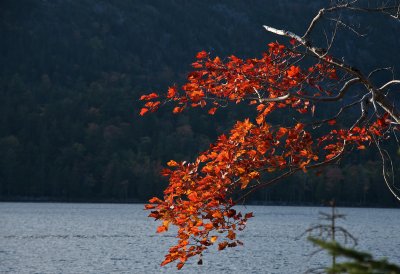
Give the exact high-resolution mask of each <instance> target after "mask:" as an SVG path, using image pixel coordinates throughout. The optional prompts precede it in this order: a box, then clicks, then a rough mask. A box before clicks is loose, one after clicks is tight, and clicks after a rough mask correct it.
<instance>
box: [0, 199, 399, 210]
mask: <svg viewBox="0 0 400 274" xmlns="http://www.w3.org/2000/svg"><path fill="white" fill-rule="evenodd" d="M6 202H10V203H82V204H145V203H147V201H146V200H139V199H124V200H121V199H77V198H51V197H0V203H6ZM244 205H248V206H302V207H329V205H328V203H323V202H321V203H299V202H285V201H269V202H268V201H250V202H248V203H246V204H244ZM336 206H337V207H359V208H400V204H399V205H398V206H385V205H379V204H363V203H347V202H337V204H336Z"/></svg>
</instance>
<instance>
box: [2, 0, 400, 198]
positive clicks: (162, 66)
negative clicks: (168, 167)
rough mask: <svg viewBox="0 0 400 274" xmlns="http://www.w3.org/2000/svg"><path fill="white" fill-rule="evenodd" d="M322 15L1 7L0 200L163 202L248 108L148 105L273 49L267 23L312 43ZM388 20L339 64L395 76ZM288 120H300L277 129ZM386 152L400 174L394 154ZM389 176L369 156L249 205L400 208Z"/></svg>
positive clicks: (349, 39)
mask: <svg viewBox="0 0 400 274" xmlns="http://www.w3.org/2000/svg"><path fill="white" fill-rule="evenodd" d="M326 3H327V1H306V0H300V1H289V0H285V1H279V0H273V1H264V0H251V1H212V0H204V1H183V0H181V1H179V0H174V1H165V0H155V1H133V0H132V1H109V0H103V1H94V0H80V1H69V0H18V1H16V0H2V1H1V2H0V96H1V100H0V198H1V199H2V200H32V199H38V200H60V201H138V202H139V201H145V200H146V199H148V198H149V197H152V196H155V195H161V194H162V190H163V188H164V187H165V185H166V182H165V181H163V179H162V178H161V176H160V175H159V171H160V169H161V168H162V167H163V165H164V164H165V163H166V162H167V161H168V160H170V159H175V160H190V159H193V158H194V157H195V156H196V154H197V153H198V152H200V151H202V150H205V149H207V148H208V145H209V144H210V143H212V142H213V141H214V140H215V139H216V137H217V136H218V135H219V134H221V133H223V132H224V131H225V130H226V129H228V128H229V127H230V126H232V124H233V123H234V122H235V120H237V119H243V118H245V117H247V115H248V114H249V111H250V110H248V109H246V108H245V107H243V106H242V107H233V108H231V109H226V110H225V111H220V112H218V113H217V114H216V115H215V116H209V115H207V114H206V113H203V112H201V111H196V110H192V111H187V112H184V113H182V114H180V115H173V114H171V109H170V108H168V107H166V108H163V109H162V110H160V111H159V112H157V113H155V114H152V115H148V116H145V117H139V115H138V112H139V110H140V107H141V103H140V102H139V101H138V98H139V97H140V95H142V94H144V93H149V92H152V91H163V90H166V89H167V88H168V86H170V85H173V84H180V83H182V82H183V81H184V78H185V75H186V72H188V71H189V70H190V69H191V67H190V64H191V63H192V62H193V60H194V56H195V54H196V53H197V52H198V51H200V50H206V51H209V52H211V53H212V54H213V55H218V56H220V57H222V58H223V57H224V56H227V55H230V54H235V55H237V56H240V57H251V56H260V55H261V53H262V51H263V50H266V45H267V44H268V43H269V42H271V41H275V40H276V39H277V37H274V36H272V35H271V34H269V33H266V32H265V31H264V30H263V28H262V25H263V24H268V25H272V26H276V27H281V28H285V29H290V30H293V31H298V32H300V33H302V32H304V30H305V28H306V26H307V24H308V22H309V20H310V19H311V18H312V16H313V15H314V13H315V12H316V11H317V10H318V9H319V8H320V7H322V6H323V5H325V4H326ZM384 19H385V18H379V17H373V18H367V19H363V20H368V22H367V24H364V28H362V29H361V30H360V31H361V32H363V33H366V34H368V35H367V36H366V37H357V36H355V35H354V34H353V33H351V32H348V31H344V32H343V33H342V36H341V37H340V39H338V40H337V41H336V45H335V46H336V48H337V49H338V50H337V51H336V53H337V55H340V56H344V58H346V60H349V61H350V62H352V63H354V65H357V66H358V67H360V68H362V69H365V70H368V69H370V68H372V67H374V68H375V67H378V66H382V67H387V66H392V65H395V68H396V66H398V64H400V55H399V52H398V49H399V48H400V35H399V34H400V24H398V23H397V24H396V23H394V22H392V21H390V20H387V19H385V20H384ZM349 20H354V21H355V22H356V21H357V18H349ZM385 24H386V25H385ZM378 26H379V27H382V26H385V27H384V28H378ZM382 29H384V32H383V31H382ZM397 75H398V74H397ZM399 94H400V92H399ZM399 97H400V96H399ZM279 119H291V117H285V116H284V114H283V115H282V116H280V117H276V121H272V122H276V123H278V122H279ZM389 149H390V150H391V151H392V152H393V153H392V154H393V157H395V159H394V162H395V163H396V162H397V163H398V162H399V160H400V151H397V150H398V147H397V146H396V145H394V144H393V145H392V146H391V147H390V148H389ZM380 164H381V163H380V158H379V156H378V153H377V151H376V150H374V149H371V150H366V151H362V152H360V153H358V154H355V155H353V156H351V158H349V159H348V160H347V161H346V162H343V163H341V165H340V166H331V167H329V168H327V169H326V170H325V172H324V173H322V174H315V173H312V172H309V173H307V174H298V175H296V176H294V177H292V178H290V179H288V180H286V181H284V182H282V183H280V184H279V185H277V186H275V187H271V188H269V189H266V190H264V191H261V192H259V193H257V194H256V195H254V196H253V197H252V201H249V202H254V203H256V202H263V203H266V202H267V203H271V202H280V203H303V204H320V203H323V202H324V201H327V200H329V199H332V198H335V199H336V200H337V202H338V203H339V204H343V205H379V206H394V205H396V203H395V201H394V199H393V198H392V197H391V195H390V193H389V191H388V190H387V189H386V186H385V184H384V181H383V179H382V176H381V166H380ZM395 169H397V171H398V172H397V173H398V176H400V167H398V166H395ZM398 178H399V177H397V178H396V180H397V181H399V179H398Z"/></svg>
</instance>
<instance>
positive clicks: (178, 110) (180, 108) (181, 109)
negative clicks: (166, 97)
mask: <svg viewBox="0 0 400 274" xmlns="http://www.w3.org/2000/svg"><path fill="white" fill-rule="evenodd" d="M182 111H183V107H175V108H174V110H173V111H172V113H180V112H182Z"/></svg>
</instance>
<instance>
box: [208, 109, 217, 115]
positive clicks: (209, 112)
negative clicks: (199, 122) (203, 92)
mask: <svg viewBox="0 0 400 274" xmlns="http://www.w3.org/2000/svg"><path fill="white" fill-rule="evenodd" d="M216 111H217V108H211V109H210V110H209V111H208V114H210V115H214V114H215V112H216Z"/></svg>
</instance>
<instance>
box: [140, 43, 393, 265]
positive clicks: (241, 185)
mask: <svg viewBox="0 0 400 274" xmlns="http://www.w3.org/2000/svg"><path fill="white" fill-rule="evenodd" d="M294 57H295V56H293V53H290V52H289V51H286V50H285V47H284V46H283V45H280V44H277V43H271V44H269V51H268V52H267V53H265V54H264V55H263V57H262V58H261V59H248V60H242V59H239V58H237V57H235V56H231V57H229V60H228V61H227V62H225V63H224V62H222V61H221V60H220V59H219V58H218V57H217V58H214V59H211V58H210V57H209V55H208V54H207V53H206V52H204V51H203V52H199V53H198V54H197V61H196V62H195V63H193V64H192V65H193V67H194V68H195V69H196V70H195V71H194V72H192V73H190V74H189V76H188V83H186V84H185V85H183V87H182V90H181V91H179V90H178V88H177V87H172V88H169V90H168V92H167V94H166V95H165V96H164V98H163V99H162V100H160V96H159V95H157V94H155V93H151V94H149V95H143V96H142V97H141V100H144V101H147V102H146V104H145V106H144V108H142V110H141V112H140V114H141V115H143V114H145V113H146V112H149V111H150V112H152V111H155V110H157V109H158V107H159V106H160V104H161V102H168V101H173V102H175V103H176V104H177V106H176V107H175V108H174V110H173V112H174V113H178V112H181V111H182V110H183V109H185V108H187V107H188V106H189V107H190V106H191V107H197V106H201V107H205V106H206V105H207V103H211V104H212V108H211V109H209V113H210V114H214V112H215V110H216V109H217V108H219V107H220V106H221V105H224V104H226V103H227V102H228V101H233V102H236V103H239V102H241V101H244V100H248V101H249V102H250V104H252V105H255V106H256V109H257V117H256V118H255V121H254V123H253V122H251V121H250V120H249V119H246V120H244V121H242V122H240V121H238V122H237V123H236V124H235V126H234V127H233V129H232V130H231V131H230V132H229V134H228V135H221V136H220V137H219V138H218V140H217V142H216V143H214V144H212V145H211V146H210V148H209V149H208V150H207V151H205V152H204V153H202V154H201V155H199V156H198V157H197V159H196V160H195V161H194V162H193V163H186V162H179V163H178V162H175V161H173V160H171V161H170V162H168V166H169V168H166V169H164V170H163V171H162V174H163V175H164V176H166V177H168V179H169V186H168V187H167V188H166V189H165V191H164V197H163V199H159V198H152V199H151V200H150V204H148V205H146V206H145V207H146V209H148V210H151V214H150V217H152V218H154V219H156V220H161V221H162V224H161V225H160V226H159V227H158V229H157V232H159V233H161V232H164V231H167V230H168V228H169V227H170V225H174V226H176V227H177V229H178V231H177V238H178V243H177V245H175V246H173V247H171V248H170V250H169V253H168V254H167V255H166V256H165V260H164V261H163V262H162V265H165V264H168V263H170V262H173V261H177V260H178V264H177V267H178V268H179V269H180V268H181V267H182V266H183V265H184V264H185V262H186V261H187V259H188V258H190V257H193V256H196V255H198V254H201V253H202V252H203V251H204V250H206V249H207V248H208V247H209V246H211V245H214V244H218V249H219V250H223V249H225V248H226V247H234V246H237V245H241V244H242V243H241V242H240V241H239V240H237V239H236V232H237V231H238V230H239V231H240V230H243V229H244V228H245V225H246V222H247V220H248V219H249V218H250V217H253V215H252V213H247V214H242V213H240V212H237V211H236V210H235V209H234V208H233V206H234V205H235V202H234V201H233V200H232V195H233V194H237V193H243V192H244V191H251V189H252V187H256V186H257V185H260V184H262V183H261V182H260V180H262V174H263V173H264V172H278V173H280V174H282V173H283V172H285V171H288V170H289V171H295V170H303V171H306V170H307V169H309V168H313V167H316V166H319V165H321V163H322V164H323V163H324V162H329V161H331V160H334V159H335V158H336V157H338V156H340V155H341V154H342V153H343V151H344V149H345V147H346V146H349V145H350V146H356V147H357V148H358V149H364V148H365V146H366V145H368V144H369V143H370V142H371V140H372V138H373V135H377V136H380V135H382V132H383V131H384V130H385V128H386V127H387V125H388V123H389V122H390V121H388V120H387V116H384V117H382V118H380V119H378V120H377V121H376V122H375V123H373V124H371V125H370V126H368V127H362V128H360V127H356V126H355V127H353V128H351V129H331V130H330V131H329V133H328V134H326V135H323V136H321V137H319V138H316V137H315V136H312V134H311V132H310V130H309V129H308V128H309V127H308V126H306V125H304V124H302V123H297V124H295V125H293V126H289V127H274V126H272V125H270V124H268V123H267V122H266V117H267V116H268V115H269V114H270V113H271V112H272V111H274V110H276V109H279V108H284V107H289V108H294V109H296V110H297V111H299V112H300V113H306V112H312V111H313V108H311V107H310V102H309V101H307V100H305V99H303V98H301V96H300V95H304V94H305V93H306V92H305V91H304V87H305V86H306V87H308V88H310V89H315V90H316V91H315V92H314V93H313V94H312V95H313V96H320V92H325V93H327V94H328V91H326V90H325V89H323V88H322V87H321V85H320V84H321V83H322V82H323V81H324V80H326V79H329V80H332V79H335V78H336V72H335V71H334V69H333V68H331V67H329V66H328V65H323V64H320V63H318V64H316V65H314V66H312V67H310V68H308V69H307V70H306V71H303V70H301V69H300V68H299V67H297V66H294V65H288V63H289V62H288V60H290V59H291V58H294ZM309 92H310V91H309ZM288 94H290V96H286V97H285V99H283V100H280V101H271V100H263V99H272V98H278V97H281V96H285V95H288ZM308 95H309V94H308ZM335 124H336V120H330V121H328V122H327V125H328V126H329V127H332V126H334V125H335Z"/></svg>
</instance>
